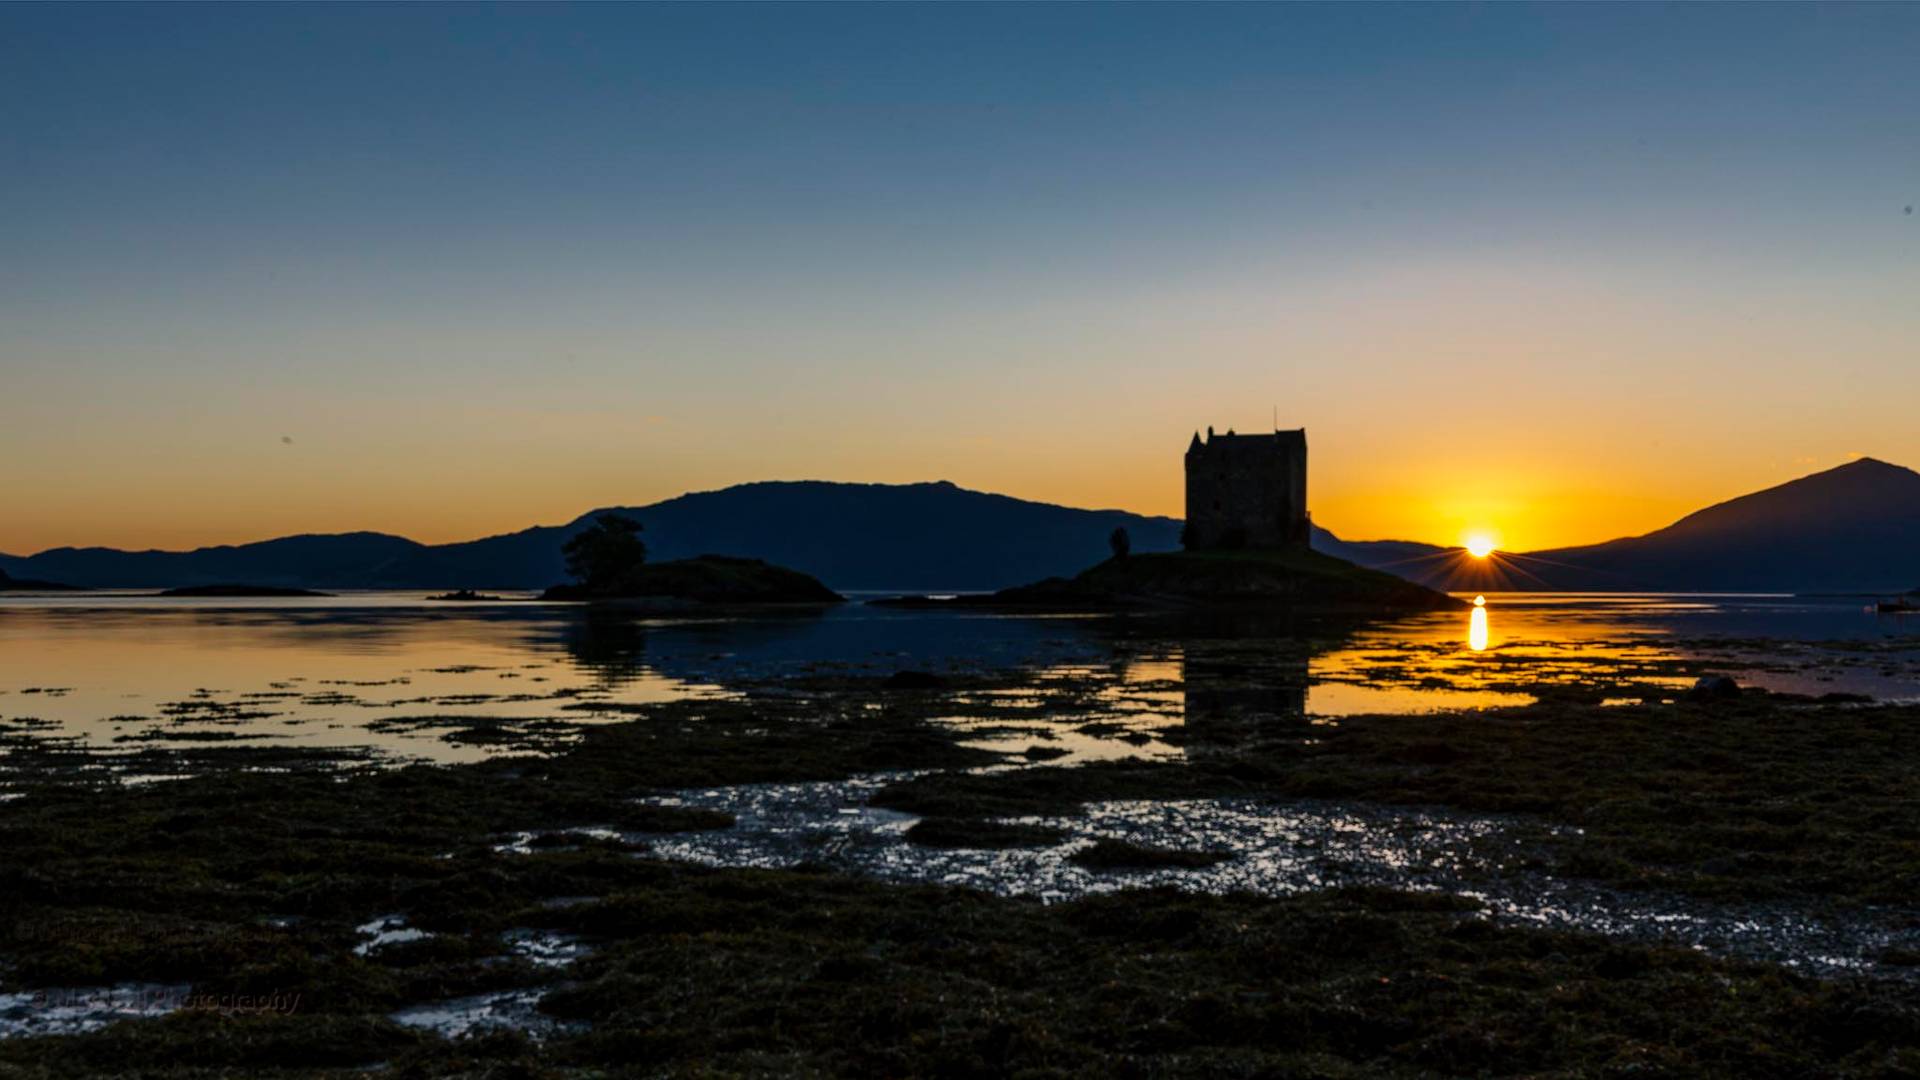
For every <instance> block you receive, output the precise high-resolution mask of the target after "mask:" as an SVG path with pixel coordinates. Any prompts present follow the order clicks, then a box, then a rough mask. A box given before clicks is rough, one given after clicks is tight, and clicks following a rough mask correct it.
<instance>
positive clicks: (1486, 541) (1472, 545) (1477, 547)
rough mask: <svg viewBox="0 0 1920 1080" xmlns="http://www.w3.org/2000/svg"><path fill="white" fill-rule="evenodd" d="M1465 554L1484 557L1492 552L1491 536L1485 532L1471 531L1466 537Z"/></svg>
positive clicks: (1479, 557) (1477, 557)
mask: <svg viewBox="0 0 1920 1080" xmlns="http://www.w3.org/2000/svg"><path fill="white" fill-rule="evenodd" d="M1465 546H1466V549H1467V554H1469V555H1471V556H1473V557H1474V558H1476V559H1484V558H1486V557H1487V556H1489V555H1491V554H1493V537H1491V536H1488V535H1487V534H1486V533H1473V534H1472V535H1470V536H1468V537H1467V542H1466V545H1465Z"/></svg>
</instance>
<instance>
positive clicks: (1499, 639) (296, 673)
mask: <svg viewBox="0 0 1920 1080" xmlns="http://www.w3.org/2000/svg"><path fill="white" fill-rule="evenodd" d="M909 668H912V669H929V670H935V671H951V670H963V671H969V672H978V671H983V670H985V671H995V670H1006V671H1016V670H1017V671H1021V672H1025V673H1026V674H1027V676H1028V679H1027V681H1026V683H1025V684H1024V685H1023V686H1021V687H1020V688H1018V689H1011V690H1007V691H1000V692H995V693H983V694H973V695H968V694H959V695H955V698H954V701H955V706H956V708H955V713H956V715H954V716H953V717H951V718H950V720H949V722H950V723H952V724H954V725H956V726H958V727H960V728H962V729H977V731H976V732H975V734H977V736H978V741H981V742H983V743H986V744H989V745H994V744H999V745H1008V746H1011V745H1015V744H1017V745H1021V746H1024V745H1027V744H1029V743H1031V742H1032V741H1033V736H1034V734H1035V733H1036V731H1037V732H1039V734H1041V735H1042V736H1044V737H1045V738H1046V739H1047V741H1048V742H1049V743H1050V749H1051V750H1052V751H1055V752H1060V751H1064V752H1065V754H1067V755H1068V756H1069V757H1072V758H1091V757H1112V756H1121V755H1128V754H1140V755H1148V756H1151V755H1154V754H1157V753H1172V752H1176V751H1174V750H1173V749H1172V747H1171V745H1170V744H1167V743H1161V742H1160V741H1159V740H1158V739H1157V738H1156V735H1155V733H1156V732H1159V731H1163V730H1164V729H1167V728H1169V727H1173V726H1177V725H1182V724H1199V723H1204V722H1206V721H1207V719H1208V717H1209V716H1210V715H1213V714H1217V713H1221V712H1224V711H1231V710H1241V711H1244V710H1246V709H1248V708H1253V709H1255V710H1258V711H1265V712H1271V713H1274V714H1280V715H1286V714H1295V715H1305V716H1306V717H1309V718H1317V719H1323V720H1324V719H1337V718H1338V717H1341V716H1346V715H1353V714H1358V713H1373V712H1388V713H1417V712H1425V711H1433V710H1441V709H1449V710H1450V709H1478V708H1497V707H1503V706H1511V705H1522V704H1526V703H1528V702H1531V701H1533V700H1534V699H1535V696H1536V695H1537V694H1538V693H1540V692H1543V691H1544V690H1546V689H1549V688H1553V689H1569V688H1571V689H1578V690H1583V691H1586V692H1589V693H1596V694H1599V695H1601V696H1602V697H1605V698H1608V699H1610V700H1617V701H1621V702H1626V701H1638V700H1642V699H1658V698H1661V697H1662V696H1670V695H1671V694H1672V693H1673V692H1674V691H1675V690H1677V689H1679V688H1682V687H1684V686H1685V685H1687V684H1689V683H1690V682H1691V680H1692V678H1693V677H1694V675H1695V674H1696V673H1697V670H1698V669H1701V668H1711V669H1713V670H1722V671H1728V672H1731V673H1734V674H1735V675H1736V676H1737V677H1739V678H1740V679H1741V680H1742V681H1743V682H1747V683H1753V684H1758V685H1764V686H1767V687H1769V688H1772V689H1778V690H1785V691H1792V692H1800V693H1814V694H1819V693H1829V692H1846V693H1858V694H1865V695H1868V696H1871V697H1875V698H1880V699H1905V698H1920V620H1915V619H1911V618H1908V619H1902V618H1899V617H1891V616H1876V615H1874V614H1872V613H1871V611H1870V610H1869V608H1868V606H1867V604H1866V602H1865V601H1864V600H1861V599H1858V598H1831V599H1828V598H1793V597H1757V596H1741V597H1732V596H1599V597H1596V596H1592V595H1546V594H1496V595H1493V596H1490V597H1488V598H1487V603H1486V606H1485V607H1484V608H1482V609H1479V610H1477V611H1475V612H1474V613H1471V614H1469V613H1465V612H1462V613H1449V614H1445V615H1428V616H1420V617H1415V618H1409V619H1403V620H1397V621H1390V622H1381V623H1373V624H1369V625H1363V626H1351V625H1342V626H1329V625H1326V624H1320V623H1275V622H1273V621H1272V620H1264V621H1254V622H1247V621H1244V620H1233V621H1229V622H1225V623H1222V622H1219V621H1210V622H1194V621H1192V620H1180V621H1175V622H1166V621H1160V620H1142V619H1114V618H1102V617H1092V618H1086V617H1073V618H1030V617H1011V616H998V615H984V614H977V613H945V612H924V611H890V610H885V609H877V608H871V607H867V606H864V605H858V604H851V605H846V606H843V607H841V608H839V609H837V610H833V611H829V612H826V613H823V614H818V615H804V616H791V617H768V618H753V619H723V620H686V619H680V620H670V619H642V618H635V617H631V616H625V615H619V614H611V613H596V612H587V611H585V610H583V609H581V608H578V607H571V606H566V605H548V604H539V603H502V604H463V605H453V604H446V603H434V602H430V601H428V600H426V599H425V595H424V594H421V593H399V592H385V593H362V594H353V595H346V596H339V597H330V598H323V599H321V598H316V599H271V600H246V601H235V600H171V599H158V598H154V597H150V596H136V595H133V594H109V595H89V596H84V597H73V596H68V597H32V596H8V597H4V598H0V723H3V724H4V726H5V728H6V729H7V730H9V731H13V732H16V733H17V732H22V731H30V732H33V733H37V734H42V735H45V736H47V737H63V738H75V739H78V740H81V741H83V742H84V743H86V744H89V745H97V746H102V747H108V746H111V747H129V746H133V747H138V746H141V745H160V744H163V743H164V744H167V745H183V744H191V743H192V742H194V741H196V740H205V741H208V742H212V741H221V742H227V743H231V742H236V741H239V742H248V741H253V742H266V743H271V744H274V745H302V746H327V747H367V748H372V749H374V750H376V751H378V752H379V753H381V754H383V755H387V756H391V757H393V758H395V759H429V760H438V761H461V760H471V759H473V758H476V757H479V756H482V755H484V754H486V753H489V752H494V751H490V750H488V749H486V748H485V747H483V746H478V745H474V744H471V743H461V742H453V741H449V740H448V739H447V738H446V737H445V735H446V732H447V730H448V729H449V728H450V727H455V726H458V722H460V721H462V720H472V719H473V718H481V717H485V718H496V719H497V718H509V719H516V720H525V721H528V722H540V721H545V720H549V719H562V720H565V721H566V722H567V723H568V724H583V723H594V722H602V721H605V720H608V719H613V718H617V717H619V716H620V715H622V714H621V713H620V712H619V711H618V709H617V707H619V706H628V705H634V704H641V703H647V702H660V701H670V700H675V699H680V698H687V697H699V696H711V697H724V696H734V695H739V694H743V693H750V692H755V691H757V690H765V689H767V688H769V687H772V686H777V685H778V684H779V683H780V681H781V680H784V679H789V678H792V677H795V676H816V677H817V676H821V675H833V674H836V673H846V674H854V675H874V674H882V675H883V674H887V673H890V672H893V671H897V670H901V669H909ZM1063 702H1066V703H1068V705H1069V706H1070V711H1072V712H1074V714H1075V715H1074V717H1073V718H1074V719H1075V720H1076V721H1077V722H1078V723H1077V724H1076V730H1073V731H1061V730H1058V724H1057V723H1056V724H1055V725H1053V729H1052V730H1042V729H1038V728H1032V727H1023V726H1022V724H1021V722H1020V716H1021V710H1022V708H1023V707H1027V706H1030V707H1031V711H1032V712H1033V713H1034V714H1035V722H1036V723H1037V722H1038V720H1039V717H1040V714H1041V713H1043V712H1044V713H1046V714H1047V716H1048V717H1049V718H1050V719H1052V720H1056V721H1057V720H1058V719H1059V715H1060V713H1061V710H1062V707H1063V705H1062V703H1063ZM1078 728H1087V729H1090V730H1087V731H1081V730H1077V729H1078Z"/></svg>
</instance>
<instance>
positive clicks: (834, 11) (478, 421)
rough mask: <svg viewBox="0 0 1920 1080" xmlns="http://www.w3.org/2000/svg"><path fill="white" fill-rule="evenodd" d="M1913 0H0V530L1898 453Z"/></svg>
mask: <svg viewBox="0 0 1920 1080" xmlns="http://www.w3.org/2000/svg"><path fill="white" fill-rule="evenodd" d="M1916 56H1920V5H1894V4H1879V5H1861V6H1850V5H1820V6H1794V5H1785V4H1769V5H1759V6H1741V5H1688V6H1660V5H1641V4H1635V5H1607V6H1583V5H1574V4H1556V5H1551V6H1540V7H1529V6H1520V5H1512V4H1486V5H1481V4H1474V5H1461V6H1443V5H1438V4H1426V5H1418V6H1393V5H1339V6H1307V5H1288V6H1252V5H1222V6H1206V5H1177V6H1152V5H1125V6H1112V7H1107V6H1092V5H1055V6H1017V7H1016V6H995V5H974V4H968V5H952V6H926V7H922V6H908V5H887V6H864V5H855V4H837V5H830V6H817V7H816V6H807V5H799V4H782V5H777V6H754V5H720V6H665V7H651V6H614V5H592V6H582V7H569V6H559V5H552V6H550V5H538V6H505V7H465V6H453V5H441V4H435V5H408V6H354V5H325V6H298V5H280V4H274V5H260V6H239V5H218V6H193V5H164V6H156V7H143V6H130V5H74V6H57V5H24V4H14V5H0V477H4V480H0V493H3V494H4V500H3V501H0V505H4V507H5V510H4V512H3V513H0V551H5V552H8V553H12V554H26V553H30V552H33V551H37V550H40V549H43V548H46V547H52V546H58V545H95V544H100V545H112V546H120V547H165V548H177V547H190V546H195V545H199V544H209V543H232V542H244V541H248V540H257V539H264V538H267V537H271V536H276V535H282V534H287V533H293V532H339V531H349V530H358V529H375V530H381V531H386V532H394V533H399V534H402V535H406V536H411V537H413V538H415V539H419V540H423V541H430V542H437V541H447V540H457V539H466V538H471V537H475V536H481V535H487V534H491V533H497V532H502V531H509V530H514V529H518V528H523V527H525V526H528V525H532V524H536V523H558V522H562V521H566V520H570V519H572V518H573V517H575V516H576V515H578V514H580V513H581V512H583V511H585V510H587V509H589V508H592V507H596V506H605V505H638V504H643V503H646V502H651V501H654V500H656V499H660V498H666V497H670V496H673V495H676V494H679V493H682V492H685V491H690V490H706V489H711V488H717V487H723V486H726V485H729V484H733V483H739V482H745V481H752V480H770V479H824V480H845V481H868V482H909V481H922V480H951V481H953V482H955V483H958V484H961V485H963V486H966V487H972V488H978V489H983V490H989V491H997V492H1004V493H1006V494H1010V495H1015V496H1020V497H1024V498H1032V499H1041V500H1046V501H1050V502H1058V503H1065V504H1069V505H1075V506H1088V507H1118V508H1124V509H1129V510H1135V511H1140V512H1145V513H1158V514H1173V515H1178V514H1179V513H1180V512H1181V505H1182V500H1183V487H1182V484H1183V481H1182V475H1181V455H1182V453H1183V452H1184V450H1185V448H1186V445H1187V441H1188V439H1189V438H1190V437H1191V435H1192V434H1193V432H1194V431H1195V430H1198V429H1204V428H1206V427H1207V426H1209V425H1211V426H1213V427H1215V428H1217V429H1219V430H1222V431H1224V430H1227V429H1229V428H1233V429H1236V430H1239V431H1242V432H1250V431H1262V430H1268V429H1270V428H1271V427H1272V425H1273V424H1274V423H1275V421H1276V418H1277V420H1278V423H1279V424H1280V426H1282V427H1288V428H1293V427H1305V428H1306V429H1307V432H1308V439H1309V443H1310V446H1311V454H1312V456H1311V475H1310V499H1309V502H1310V508H1311V510H1312V513H1313V515H1314V519H1315V520H1316V521H1317V522H1319V523H1320V524H1323V525H1325V526H1327V527H1329V528H1331V529H1333V530H1334V531H1335V532H1336V533H1339V534H1340V535H1342V536H1343V537H1347V538H1351V539H1373V538H1387V537H1396V538H1406V539H1420V540H1429V541H1433V542H1438V543H1456V542H1459V541H1460V540H1462V539H1464V538H1465V537H1466V536H1467V535H1468V534H1469V533H1485V534H1488V535H1489V536H1491V537H1492V538H1494V539H1495V540H1496V541H1497V543H1498V544H1499V546H1501V547H1502V548H1505V549H1508V550H1527V549H1535V548H1541V547H1548V546H1555V545H1562V544H1573V543H1582V542H1590V541H1598V540H1603V539H1607V538H1610V537H1614V536H1620V535H1628V534H1634V533H1639V532H1644V531H1647V530H1649V529H1652V528H1656V527H1658V526H1660V525H1663V524H1666V523H1667V522H1669V521H1671V520H1673V519H1675V518H1677V517H1679V516H1681V515H1682V514H1685V513H1687V512H1689V511H1691V510H1694V509H1697V508H1699V507H1700V506H1703V505H1706V504H1707V503H1710V502H1713V501H1716V500H1719V499H1724V498H1727V497H1730V496H1733V495H1737V494H1740V493H1743V492H1746V491H1750V490H1754V489H1757V488H1760V487H1765V486H1769V485H1771V484H1774V483H1779V482H1782V481H1785V480H1788V479H1791V478H1793V477H1795V476H1799V475H1802V474H1805V473H1808V472H1813V471H1816V470H1819V469H1823V468H1828V467H1832V466H1835V465H1839V464H1842V463H1844V462H1845V461H1847V460H1849V459H1850V458H1851V457H1853V456H1857V455H1861V454H1866V455H1870V456H1874V457H1878V458H1882V459H1885V460H1889V461H1894V462H1896V463H1901V464H1906V465H1910V466H1911V465H1920V213H1916V212H1914V210H1912V209H1911V208H1912V207H1913V206H1914V205H1915V204H1917V203H1920V63H1915V62H1914V57H1916Z"/></svg>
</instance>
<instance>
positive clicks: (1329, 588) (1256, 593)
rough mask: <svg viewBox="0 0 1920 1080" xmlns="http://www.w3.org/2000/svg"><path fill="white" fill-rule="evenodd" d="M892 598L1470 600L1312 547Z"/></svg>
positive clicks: (1221, 603) (1120, 562) (1371, 606)
mask: <svg viewBox="0 0 1920 1080" xmlns="http://www.w3.org/2000/svg"><path fill="white" fill-rule="evenodd" d="M887 603H893V604H903V605H909V606H911V605H919V604H928V603H957V604H965V605H978V606H985V607H1005V608H1026V609H1059V610H1126V609H1155V608H1171V609H1180V608H1233V609H1263V608H1264V609H1284V610H1298V611H1309V612H1329V613H1332V612H1351V613H1372V612H1390V611H1451V610H1458V609H1462V608H1465V607H1466V606H1467V605H1466V604H1465V603H1464V602H1463V601H1461V600H1459V599H1456V598H1454V597H1451V596H1448V595H1447V594H1445V593H1442V592H1437V591H1435V590H1433V589H1429V588H1427V587H1426V586H1424V585H1416V584H1414V583H1413V582H1411V581H1407V580H1405V579H1404V578H1399V577H1395V576H1394V575H1392V574H1388V573H1384V572H1382V571H1379V570H1369V569H1367V568H1366V567H1363V566H1357V565H1355V564H1353V563H1350V562H1348V561H1346V560H1345V559H1336V558H1334V557H1333V556H1331V555H1323V554H1321V553H1319V552H1317V551H1313V550H1310V549H1308V548H1293V549H1286V550H1274V551H1269V550H1251V549H1249V550H1237V551H1177V552H1160V553H1153V554H1145V555H1123V556H1117V557H1115V558H1111V559H1108V560H1106V561H1105V562H1102V563H1099V564H1097V565H1095V566H1092V567H1089V568H1088V569H1086V570H1084V571H1082V572H1081V573H1079V574H1078V575H1076V576H1074V577H1072V578H1048V579H1047V580H1045V581H1038V582H1034V583H1033V584H1031V585H1019V586H1015V587H1013V588H1010V589H1001V590H1000V591H999V592H996V593H991V594H988V595H984V596H967V597H961V598H959V599H957V600H954V601H924V600H915V599H912V598H903V599H900V600H893V601H887Z"/></svg>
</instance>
